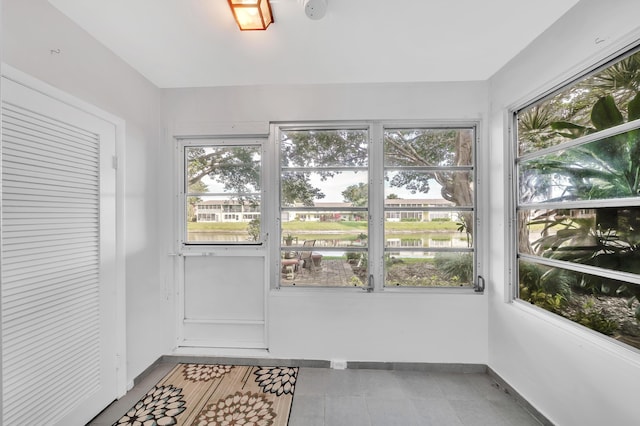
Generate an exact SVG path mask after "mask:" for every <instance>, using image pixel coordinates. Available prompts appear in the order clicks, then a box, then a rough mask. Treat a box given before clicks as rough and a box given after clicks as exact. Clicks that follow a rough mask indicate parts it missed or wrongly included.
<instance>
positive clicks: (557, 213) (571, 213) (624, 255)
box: [519, 207, 640, 274]
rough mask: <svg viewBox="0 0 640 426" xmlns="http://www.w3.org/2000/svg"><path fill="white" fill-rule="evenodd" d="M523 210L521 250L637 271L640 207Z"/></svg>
mask: <svg viewBox="0 0 640 426" xmlns="http://www.w3.org/2000/svg"><path fill="white" fill-rule="evenodd" d="M524 213H525V212H523V214H521V215H520V219H519V221H520V225H519V229H521V230H522V231H521V236H520V243H519V247H520V251H521V252H524V253H532V254H536V255H539V256H542V257H546V258H551V259H558V260H565V261H568V262H573V263H581V264H584V265H591V266H598V267H600V268H605V269H611V270H615V271H622V272H631V273H636V274H640V249H639V247H640V207H612V208H592V209H573V210H538V211H534V212H528V214H524Z"/></svg>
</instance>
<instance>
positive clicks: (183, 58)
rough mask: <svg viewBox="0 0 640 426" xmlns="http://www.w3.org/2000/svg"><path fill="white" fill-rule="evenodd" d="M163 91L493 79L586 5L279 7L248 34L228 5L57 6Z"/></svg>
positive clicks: (493, 2)
mask: <svg viewBox="0 0 640 426" xmlns="http://www.w3.org/2000/svg"><path fill="white" fill-rule="evenodd" d="M49 1H50V3H51V4H53V5H54V6H55V7H56V8H58V9H59V10H60V11H62V12H63V13H64V14H66V15H67V16H69V17H70V18H71V19H72V20H73V21H75V22H76V23H77V24H78V25H80V26H81V27H82V28H84V29H85V30H86V31H87V32H89V33H90V34H91V35H93V36H94V37H95V38H96V39H98V40H99V41H100V42H102V43H103V44H104V45H105V46H107V47H108V48H109V49H111V50H112V51H113V52H115V53H116V54H117V55H118V56H120V57H121V58H122V59H124V60H125V61H126V62H128V63H129V64H130V65H131V66H132V67H133V68H135V69H136V70H138V71H139V72H140V73H141V74H143V75H144V76H145V77H147V78H148V79H149V80H150V81H151V82H153V83H154V84H156V85H157V86H158V87H162V88H170V87H200V86H231V85H254V84H323V83H367V82H418V81H464V80H485V79H487V78H489V77H490V76H491V75H492V74H494V73H495V72H496V71H497V70H499V69H500V68H501V67H502V66H503V65H504V64H506V63H507V62H508V61H509V60H510V59H511V58H513V57H514V56H515V55H516V54H517V53H518V52H520V51H521V50H522V49H523V48H524V47H525V46H526V45H527V44H529V43H530V42H531V41H532V40H533V39H535V38H536V37H537V36H538V35H539V34H540V33H542V32H543V31H544V30H545V29H546V28H548V27H549V26H550V25H551V24H552V23H553V22H554V21H556V20H557V19H558V18H559V17H560V16H561V15H562V14H564V13H565V12H566V11H567V10H568V9H570V8H571V7H572V6H573V5H575V4H576V3H577V2H578V0H526V1H525V0H484V1H478V0H386V1H379V0H327V1H328V8H327V14H326V15H325V17H324V18H322V19H321V20H311V19H309V18H308V17H307V16H306V15H305V13H304V7H303V0H273V1H272V2H271V4H272V10H273V15H274V20H275V22H274V23H273V24H272V25H271V26H270V27H269V28H268V29H267V31H245V32H241V31H240V30H239V29H238V27H237V26H236V23H235V21H234V20H233V17H232V14H231V11H230V10H229V6H228V4H227V0H82V1H81V0H49Z"/></svg>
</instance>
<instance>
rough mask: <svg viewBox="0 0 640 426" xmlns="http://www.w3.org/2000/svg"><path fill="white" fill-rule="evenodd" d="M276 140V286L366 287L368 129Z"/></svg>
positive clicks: (293, 133)
mask: <svg viewBox="0 0 640 426" xmlns="http://www.w3.org/2000/svg"><path fill="white" fill-rule="evenodd" d="M278 135H279V146H280V188H281V190H280V232H281V237H280V238H281V250H280V257H281V264H282V271H281V272H282V274H281V284H282V285H285V286H286V285H291V286H293V285H298V286H305V285H314V286H329V287H334V286H342V287H354V286H355V287H363V286H368V285H369V269H368V251H367V247H368V238H367V237H368V234H369V226H368V223H369V220H368V219H369V131H368V128H357V127H356V128H343V129H326V128H325V129H323V128H316V129H295V128H289V129H287V128H281V129H280V131H279V133H278Z"/></svg>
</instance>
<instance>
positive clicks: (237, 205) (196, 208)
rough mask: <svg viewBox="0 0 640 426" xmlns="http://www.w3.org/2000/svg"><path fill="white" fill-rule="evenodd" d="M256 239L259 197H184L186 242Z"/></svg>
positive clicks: (243, 241) (258, 233)
mask: <svg viewBox="0 0 640 426" xmlns="http://www.w3.org/2000/svg"><path fill="white" fill-rule="evenodd" d="M259 239H260V204H259V201H258V200H255V199H254V200H251V201H248V200H245V201H244V202H240V201H238V200H237V199H234V198H230V197H212V196H206V197H205V196H203V197H187V242H189V243H192V242H193V243H207V242H209V243H251V242H256V241H258V240H259Z"/></svg>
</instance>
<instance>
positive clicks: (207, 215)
mask: <svg viewBox="0 0 640 426" xmlns="http://www.w3.org/2000/svg"><path fill="white" fill-rule="evenodd" d="M194 215H195V217H196V222H249V221H251V220H253V219H258V218H259V217H260V205H256V204H253V203H249V202H244V203H242V202H240V201H230V200H209V201H200V202H198V203H196V205H195V206H194Z"/></svg>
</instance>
